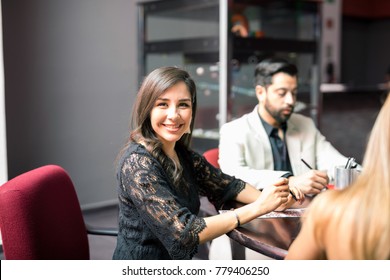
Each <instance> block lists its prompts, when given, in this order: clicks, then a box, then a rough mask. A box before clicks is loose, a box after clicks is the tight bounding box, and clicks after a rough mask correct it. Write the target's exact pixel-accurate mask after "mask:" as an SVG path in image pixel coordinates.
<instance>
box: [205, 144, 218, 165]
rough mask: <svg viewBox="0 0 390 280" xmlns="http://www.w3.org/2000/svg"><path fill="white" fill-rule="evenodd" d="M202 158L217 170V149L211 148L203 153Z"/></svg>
mask: <svg viewBox="0 0 390 280" xmlns="http://www.w3.org/2000/svg"><path fill="white" fill-rule="evenodd" d="M203 156H204V157H205V158H206V159H207V161H208V162H210V163H211V164H212V165H213V166H214V167H216V168H219V163H218V158H219V148H213V149H210V150H207V151H205V152H204V153H203Z"/></svg>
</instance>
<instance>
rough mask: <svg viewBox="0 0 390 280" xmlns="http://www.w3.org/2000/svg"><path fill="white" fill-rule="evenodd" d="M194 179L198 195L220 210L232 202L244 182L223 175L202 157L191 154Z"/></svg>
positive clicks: (242, 187) (243, 185)
mask: <svg viewBox="0 0 390 280" xmlns="http://www.w3.org/2000/svg"><path fill="white" fill-rule="evenodd" d="M192 157H193V162H194V169H195V170H196V178H197V180H198V183H199V186H200V190H199V192H200V194H201V195H204V196H207V198H208V199H209V201H210V202H211V203H212V204H214V206H215V207H216V208H217V209H220V208H221V206H222V204H223V203H224V202H226V201H228V200H233V199H235V197H236V196H237V195H238V193H240V192H241V191H242V190H243V189H244V188H245V182H244V181H242V180H240V179H237V178H235V177H233V176H230V175H228V174H225V173H223V172H222V171H221V169H219V168H215V167H214V166H212V165H211V164H210V163H209V162H208V161H207V160H206V159H205V158H204V157H203V156H201V155H200V154H198V153H196V152H192Z"/></svg>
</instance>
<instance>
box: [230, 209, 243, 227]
mask: <svg viewBox="0 0 390 280" xmlns="http://www.w3.org/2000/svg"><path fill="white" fill-rule="evenodd" d="M232 212H233V213H234V215H235V216H236V220H237V224H236V228H238V227H239V226H240V225H241V223H240V218H239V217H238V214H237V213H236V211H234V210H233V211H232Z"/></svg>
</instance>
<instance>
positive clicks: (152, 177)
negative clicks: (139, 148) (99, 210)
mask: <svg viewBox="0 0 390 280" xmlns="http://www.w3.org/2000/svg"><path fill="white" fill-rule="evenodd" d="M119 179H120V186H121V192H122V195H123V196H125V197H126V199H129V200H131V201H132V203H134V205H135V208H136V209H137V211H138V212H139V215H140V216H141V218H142V219H143V221H144V222H145V224H146V225H147V227H148V228H149V229H150V230H151V231H152V232H153V234H154V235H155V236H156V237H157V238H158V239H159V240H160V241H161V243H162V244H163V245H164V247H165V248H166V250H167V251H168V252H169V254H170V256H171V257H172V258H173V259H191V258H192V257H193V256H194V255H195V254H196V252H197V250H198V245H199V237H198V233H199V232H201V231H202V230H203V229H204V228H205V227H206V224H205V221H204V220H203V219H202V218H199V217H197V216H196V215H194V214H193V213H191V212H190V211H189V210H188V208H186V207H183V206H181V205H180V204H179V202H178V198H177V197H176V196H175V192H174V191H173V186H172V185H171V183H170V181H169V180H168V179H167V177H166V174H165V172H164V171H163V169H162V167H161V165H160V164H159V163H158V162H157V161H156V160H155V159H154V158H153V157H151V156H150V155H149V154H147V153H146V154H139V153H132V154H130V155H129V156H128V157H127V158H126V159H125V160H124V162H123V164H122V165H121V170H120V173H119Z"/></svg>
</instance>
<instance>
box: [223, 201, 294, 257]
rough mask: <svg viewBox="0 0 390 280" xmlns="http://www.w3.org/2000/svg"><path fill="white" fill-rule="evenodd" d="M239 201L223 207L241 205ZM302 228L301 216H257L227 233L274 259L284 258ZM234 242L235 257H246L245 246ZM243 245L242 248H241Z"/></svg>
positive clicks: (240, 242) (248, 246)
mask: <svg viewBox="0 0 390 280" xmlns="http://www.w3.org/2000/svg"><path fill="white" fill-rule="evenodd" d="M241 206H242V204H239V203H237V202H234V201H232V202H229V203H226V204H225V205H224V206H223V208H222V209H224V210H229V209H231V208H238V207H241ZM300 228H301V222H300V218H299V217H287V218H256V219H254V220H252V221H251V222H249V223H246V224H244V225H242V226H240V227H238V228H236V229H234V230H233V231H231V232H229V233H227V235H228V236H229V237H230V238H231V239H232V240H233V241H235V242H237V243H239V244H241V245H243V246H245V247H247V248H250V249H252V250H254V251H256V252H258V253H261V254H263V255H266V256H268V257H271V258H273V259H280V260H281V259H284V257H285V256H286V254H287V250H288V248H289V247H290V245H291V243H292V242H293V240H294V239H295V238H296V237H297V235H298V233H299V230H300ZM235 242H232V254H233V259H245V253H244V252H243V251H244V248H243V247H242V246H237V243H236V245H235ZM240 247H241V248H240Z"/></svg>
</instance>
